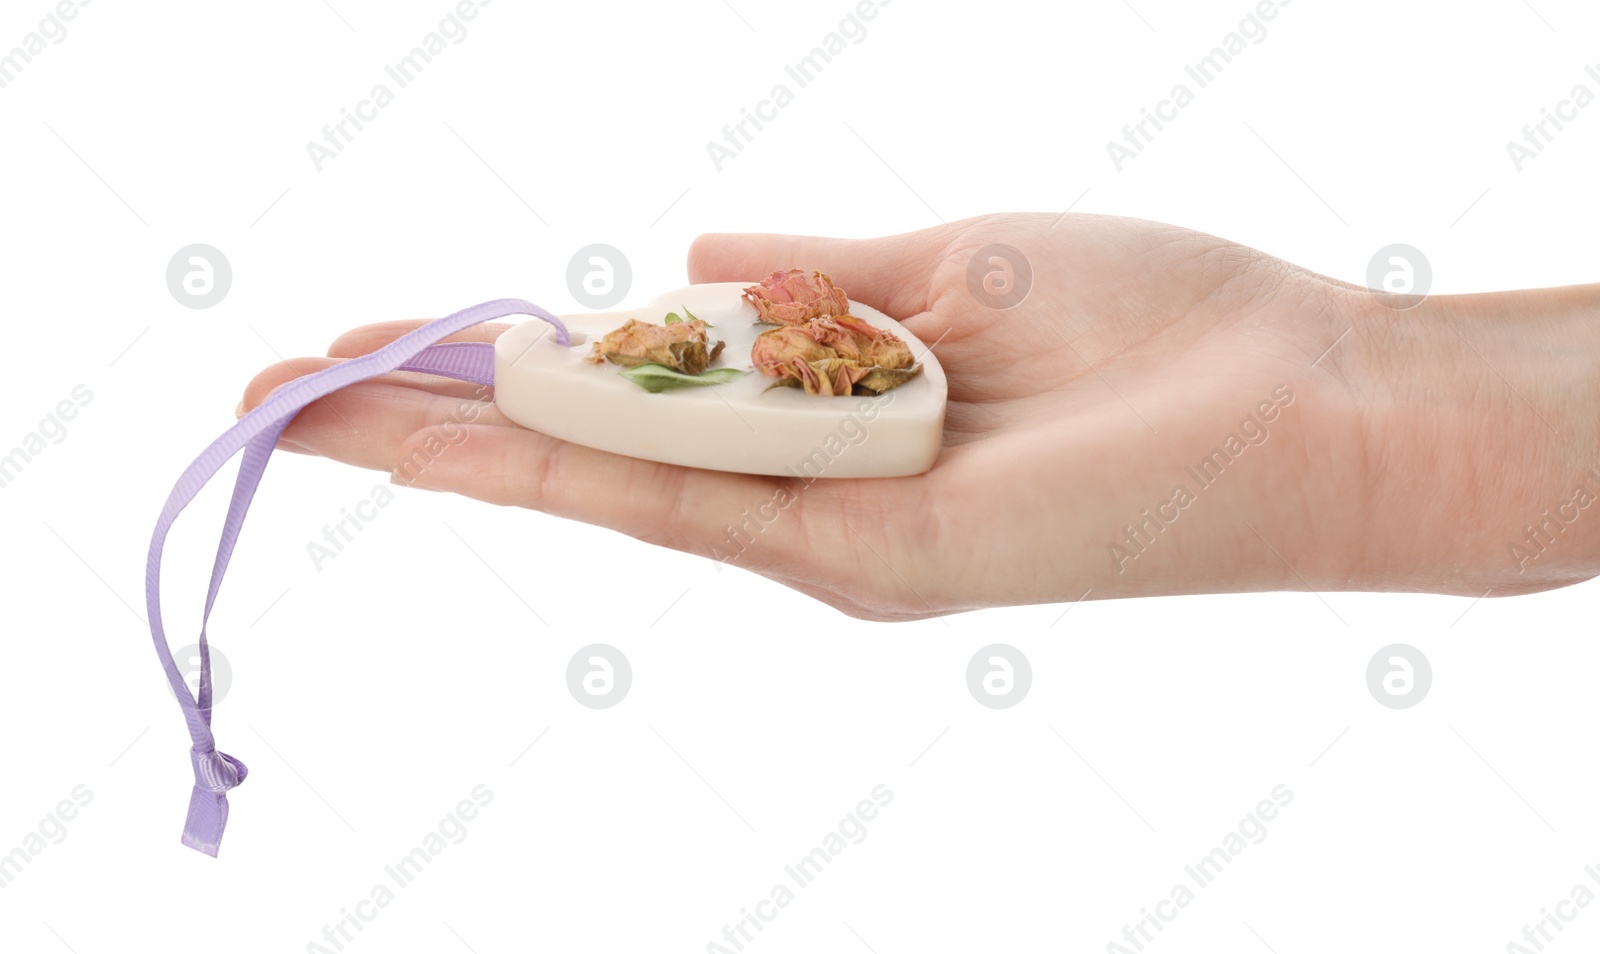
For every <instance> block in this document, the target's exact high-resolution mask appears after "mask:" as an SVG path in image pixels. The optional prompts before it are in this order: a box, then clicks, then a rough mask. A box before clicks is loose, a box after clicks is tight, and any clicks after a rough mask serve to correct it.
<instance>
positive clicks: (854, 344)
mask: <svg viewBox="0 0 1600 954" xmlns="http://www.w3.org/2000/svg"><path fill="white" fill-rule="evenodd" d="M845 317H847V318H849V317H850V316H845ZM851 320H852V321H855V322H860V319H851ZM860 323H861V324H862V325H865V322H860ZM866 327H867V328H869V329H870V330H871V331H873V332H876V333H877V334H878V337H876V338H874V337H869V336H868V335H866V334H862V333H858V332H856V331H855V330H854V328H853V327H848V326H845V325H842V324H841V323H839V322H837V321H835V320H833V319H828V318H814V319H812V320H810V321H807V322H805V323H804V324H800V325H785V326H783V327H780V328H774V329H772V330H771V331H764V332H762V333H761V334H759V335H757V336H756V340H755V344H754V345H753V346H752V347H751V349H750V360H751V362H752V363H754V364H755V366H756V369H757V370H759V371H760V372H761V373H762V374H765V375H767V376H768V377H773V378H777V379H778V380H777V381H776V382H774V384H773V386H774V387H777V386H780V385H787V386H789V387H798V388H803V389H804V390H805V392H806V393H807V394H815V395H819V396H822V397H846V396H849V395H851V394H857V393H867V394H882V393H883V392H884V391H887V390H889V389H890V388H895V387H899V386H900V385H902V384H904V383H906V382H907V381H909V380H911V379H912V378H914V377H916V375H917V373H918V372H919V371H921V370H922V367H921V365H915V366H914V365H913V364H912V361H911V351H910V349H909V348H907V347H906V346H905V342H903V341H901V340H900V339H898V338H896V337H895V336H894V335H893V334H890V333H889V332H886V331H882V330H881V329H876V328H871V326H870V325H867V326H866ZM884 339H887V340H884ZM886 362H887V363H886Z"/></svg>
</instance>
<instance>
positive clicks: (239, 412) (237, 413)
mask: <svg viewBox="0 0 1600 954" xmlns="http://www.w3.org/2000/svg"><path fill="white" fill-rule="evenodd" d="M233 416H234V417H235V418H240V417H244V398H240V399H239V406H238V407H236V408H234V409H233Z"/></svg>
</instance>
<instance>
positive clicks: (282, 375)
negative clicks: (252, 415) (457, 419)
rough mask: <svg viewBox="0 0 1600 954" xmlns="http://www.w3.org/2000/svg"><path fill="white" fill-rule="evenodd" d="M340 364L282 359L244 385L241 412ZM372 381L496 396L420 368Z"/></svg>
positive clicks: (452, 394) (465, 396) (446, 393)
mask: <svg viewBox="0 0 1600 954" xmlns="http://www.w3.org/2000/svg"><path fill="white" fill-rule="evenodd" d="M339 363H341V362H340V361H339V360H337V359H334V358H290V359H287V360H285V361H280V362H278V363H277V364H275V365H273V366H271V367H269V368H266V369H265V370H263V371H261V372H260V373H259V374H257V375H256V376H255V377H254V378H253V379H251V381H250V383H249V384H248V385H246V386H245V390H244V400H243V401H242V402H241V403H240V405H239V411H238V413H239V414H240V415H243V414H244V412H245V411H248V410H250V409H251V408H254V407H255V406H256V405H257V404H260V403H261V402H262V401H265V400H266V399H267V395H269V394H271V393H272V392H273V391H275V390H277V389H278V388H280V387H282V386H283V385H284V384H287V383H288V382H290V381H293V380H294V379H295V378H299V377H304V376H305V375H308V374H312V373H315V372H317V371H322V370H325V369H327V368H331V367H333V366H334V365H336V364H339ZM371 380H373V381H379V382H382V383H385V384H392V385H395V386H398V387H408V388H414V389H416V390H418V391H426V392H428V393H430V394H437V395H439V396H441V397H449V398H456V399H458V400H463V401H465V400H481V401H487V400H491V399H492V398H493V397H494V391H493V390H491V389H490V388H487V387H484V386H483V385H481V384H474V383H472V382H471V381H458V380H456V379H454V378H446V377H443V376H441V375H437V374H423V373H422V372H419V371H393V372H390V373H389V374H385V375H381V376H379V377H376V378H372V379H371Z"/></svg>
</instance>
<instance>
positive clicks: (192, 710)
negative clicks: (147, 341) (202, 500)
mask: <svg viewBox="0 0 1600 954" xmlns="http://www.w3.org/2000/svg"><path fill="white" fill-rule="evenodd" d="M512 315H531V316H533V317H535V318H540V319H543V320H544V321H546V322H549V323H550V325H551V326H552V327H553V328H554V330H555V337H556V341H557V342H558V343H559V344H561V345H564V346H568V345H570V344H571V338H570V337H569V336H568V334H567V329H566V326H565V325H563V324H562V323H561V320H560V319H559V318H557V317H556V316H555V315H552V314H551V313H550V312H548V311H545V310H544V309H543V308H540V307H539V306H538V305H535V304H532V303H531V302H526V301H521V300H519V299H515V298H502V299H497V300H495V301H489V302H484V303H483V304H481V305H475V306H473V307H471V308H467V309H464V310H462V311H458V312H456V313H455V314H453V315H449V316H447V317H444V318H440V319H438V320H437V321H431V322H429V323H427V324H425V325H423V326H422V327H420V328H417V329H416V330H414V331H411V332H408V333H407V334H405V335H402V336H401V337H399V338H396V339H395V340H394V341H391V342H389V343H388V344H387V345H384V346H383V347H382V348H379V349H378V350H377V351H374V352H372V353H371V354H368V355H363V356H362V357H359V358H353V359H351V360H349V361H344V362H341V363H339V364H336V365H334V366H333V367H331V368H326V369H324V370H322V371H318V372H316V373H315V374H308V375H306V376H305V377H302V378H296V379H295V380H293V381H290V382H288V383H287V384H284V385H283V386H282V387H280V388H278V389H277V390H276V391H274V392H273V393H272V394H270V395H268V397H267V399H266V400H265V401H263V402H261V404H260V406H258V407H257V408H255V410H253V411H251V412H250V413H248V414H246V415H245V416H244V417H242V418H240V419H239V422H238V423H237V424H235V425H234V426H232V427H230V428H228V430H227V431H225V432H224V433H223V434H222V436H221V437H219V438H217V439H216V440H215V441H213V442H212V443H211V446H210V447H207V448H206V449H205V451H204V452H202V453H201V455H200V456H199V457H197V458H195V460H194V461H193V463H191V464H190V465H189V466H188V467H187V468H185V469H184V472H183V474H182V476H180V477H179V478H178V482H177V484H176V486H174V487H173V488H172V493H171V494H170V495H169V496H168V497H167V503H166V506H164V507H163V508H162V510H161V515H160V517H159V518H158V519H157V520H156V528H155V533H154V534H153V535H152V536H151V538H150V555H149V560H148V561H147V563H146V564H145V604H146V606H147V607H148V609H149V612H150V636H151V639H152V640H153V641H154V642H155V647H156V656H157V657H159V658H160V661H161V666H162V669H164V670H165V671H166V674H167V682H168V683H169V684H171V686H172V691H173V693H174V694H175V695H176V696H177V697H178V706H179V708H181V709H182V710H183V716H184V721H185V722H186V723H187V724H188V727H189V737H190V739H191V741H192V743H193V745H192V747H191V748H190V750H189V758H190V762H191V764H192V766H193V768H194V790H193V792H192V793H191V794H190V796H189V814H188V817H187V818H186V819H185V821H184V826H183V843H184V844H186V845H188V846H189V847H190V848H194V849H195V850H197V851H201V852H204V853H205V854H208V855H211V856H213V857H215V856H216V854H217V848H218V846H219V845H220V844H221V842H222V833H223V831H224V830H225V829H226V828H227V825H228V796H227V793H228V792H229V791H230V790H231V789H234V788H236V787H238V785H239V783H241V782H243V781H244V780H245V776H246V775H248V774H249V769H247V768H245V765H244V763H243V762H241V761H239V760H238V759H236V758H234V757H233V756H231V755H228V754H226V753H223V752H219V751H217V747H216V740H215V738H214V737H213V736H212V734H211V705H212V695H211V693H212V686H211V651H210V647H209V644H208V643H207V638H206V623H207V622H208V621H209V620H210V618H211V608H212V606H213V605H215V603H216V599H217V592H218V590H219V589H221V587H222V578H223V576H224V575H225V574H226V573H227V571H228V561H229V560H230V559H231V558H232V556H233V547H234V544H235V543H237V542H238V539H239V531H240V528H242V527H243V526H244V518H245V514H246V513H248V512H249V510H250V501H251V500H252V499H253V498H254V497H255V492H256V487H257V486H258V485H259V484H260V482H261V476H262V474H263V473H264V472H265V470H266V466H267V461H268V460H269V459H270V458H271V456H272V451H273V448H274V447H276V446H277V443H278V435H279V434H281V433H283V429H284V428H285V427H287V426H288V424H289V422H290V421H291V420H293V419H294V416H295V415H296V414H297V413H299V411H300V409H301V408H303V407H305V406H306V405H307V404H310V403H311V402H312V401H315V400H318V399H319V398H322V397H324V396H326V395H328V394H331V393H332V392H334V391H337V390H338V389H340V388H342V387H345V386H347V385H351V384H354V383H356V382H357V381H365V380H367V379H368V378H374V377H377V376H379V375H382V374H387V373H389V372H391V371H418V372H423V373H427V374H438V375H443V376H445V377H451V378H457V379H459V380H463V381H471V382H474V383H477V384H484V385H488V384H493V383H494V346H493V345H492V344H488V343H485V342H451V343H448V344H442V345H440V344H435V342H437V341H438V340H439V339H440V338H443V337H446V336H447V335H452V334H454V333H456V332H458V331H461V330H462V329H465V328H469V327H471V326H473V325H476V324H480V323H482V322H485V321H494V320H495V319H497V318H506V317H510V316H512ZM241 450H242V451H243V452H244V456H243V459H242V460H241V461H240V463H239V474H238V477H237V478H236V479H235V481H234V487H233V499H232V501H231V502H230V503H229V505H228V515H227V517H226V518H225V519H224V521H223V525H222V537H221V540H220V541H219V542H218V544H217V556H216V561H215V562H214V563H213V564H212V568H211V586H210V589H209V590H208V591H207V593H206V605H205V613H204V614H203V616H202V617H201V623H200V640H199V650H200V653H199V655H200V685H199V692H198V693H191V692H190V691H189V685H188V682H187V681H186V680H185V678H184V674H183V673H182V672H181V671H180V670H179V669H178V664H177V661H176V660H174V659H173V657H172V649H171V647H170V646H169V645H168V644H167V637H166V631H165V629H164V628H163V626H162V622H161V556H162V550H163V548H164V546H165V544H166V539H167V533H168V531H170V530H171V529H172V525H173V523H174V522H176V521H177V519H178V515H179V514H180V513H182V512H183V509H184V508H185V507H187V506H188V505H189V504H190V502H191V501H193V500H194V498H195V496H196V495H197V494H199V492H200V490H201V488H203V487H205V485H206V483H207V482H208V481H210V480H211V478H212V477H213V476H215V475H216V473H217V471H218V470H220V469H221V468H222V465H223V464H225V463H227V462H228V461H229V460H231V459H232V458H233V456H234V455H235V454H238V453H239V452H240V451H241Z"/></svg>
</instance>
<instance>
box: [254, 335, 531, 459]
mask: <svg viewBox="0 0 1600 954" xmlns="http://www.w3.org/2000/svg"><path fill="white" fill-rule="evenodd" d="M305 360H306V363H310V361H311V360H317V361H325V362H328V363H330V364H331V363H336V362H332V361H330V360H329V359H325V358H324V359H305ZM294 376H295V375H294V374H293V373H292V372H290V371H288V370H286V369H285V368H284V367H283V365H275V366H274V367H273V368H269V369H268V370H267V371H263V372H262V373H261V374H260V375H257V377H256V379H255V380H254V381H252V382H251V383H250V387H249V389H248V390H247V393H246V396H245V401H244V404H243V405H242V410H246V411H247V410H249V409H251V408H253V407H255V406H256V405H257V404H259V403H260V402H261V401H262V400H265V398H266V397H267V395H268V394H270V393H271V392H272V389H273V387H275V386H276V384H274V382H275V381H276V382H277V383H278V384H281V383H282V382H283V381H284V380H288V379H292V378H293V377H294ZM474 423H476V424H483V425H486V426H496V427H514V426H515V425H514V424H512V423H511V421H510V420H508V419H507V418H506V417H505V415H503V414H501V413H500V411H499V409H498V408H496V407H495V405H494V403H493V401H491V400H484V399H476V398H474V397H471V396H465V397H463V396H460V395H448V394H436V393H434V392H432V391H429V390H426V389H424V388H420V387H409V386H405V385H401V384H394V383H389V382H388V381H386V380H385V379H382V378H379V379H374V380H371V381H360V382H357V383H355V384H351V385H349V386H347V387H343V388H340V389H339V390H337V391H335V392H333V393H332V394H329V395H327V396H326V397H322V398H319V399H317V400H315V401H312V402H311V403H310V404H307V405H306V406H305V407H304V408H302V409H301V410H300V412H299V413H298V414H296V415H295V417H294V420H292V421H290V422H289V426H288V427H287V428H285V429H284V431H283V436H282V439H281V441H280V444H279V446H280V447H282V448H283V449H285V450H292V451H297V452H299V453H311V454H320V455H322V456H323V457H328V458H331V459H333V460H337V461H340V462H342V463H346V464H351V465H354V466H356V467H365V468H368V469H369V470H383V471H388V470H391V469H392V468H393V466H394V462H395V460H396V459H397V455H398V453H399V449H400V447H401V446H402V445H403V444H404V443H405V441H406V440H407V439H408V438H409V437H410V436H411V435H412V434H415V433H416V432H417V431H419V430H422V429H425V428H429V427H437V426H454V427H463V426H466V425H467V424H474Z"/></svg>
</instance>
